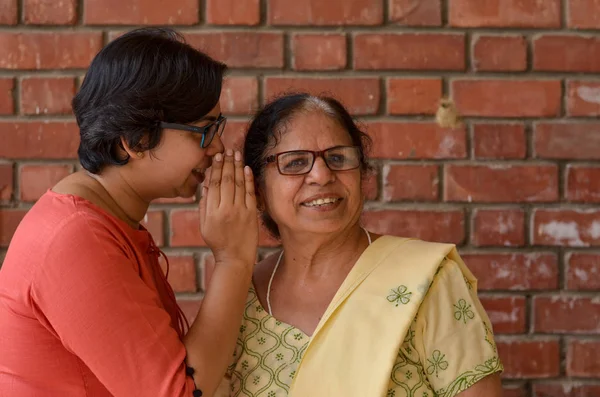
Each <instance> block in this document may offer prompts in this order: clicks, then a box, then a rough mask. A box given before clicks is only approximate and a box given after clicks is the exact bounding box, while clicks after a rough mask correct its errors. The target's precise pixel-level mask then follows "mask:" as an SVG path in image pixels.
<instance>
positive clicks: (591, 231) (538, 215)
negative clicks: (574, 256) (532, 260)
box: [532, 209, 600, 247]
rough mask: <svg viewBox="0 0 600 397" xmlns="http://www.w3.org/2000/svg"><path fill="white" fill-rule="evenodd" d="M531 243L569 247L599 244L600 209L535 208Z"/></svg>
mask: <svg viewBox="0 0 600 397" xmlns="http://www.w3.org/2000/svg"><path fill="white" fill-rule="evenodd" d="M532 222H533V230H532V240H533V241H532V244H536V245H553V246H569V247H588V246H598V245H600V211H597V210H583V209H582V210H567V209H562V210H561V209H537V210H535V211H534V213H533V217H532Z"/></svg>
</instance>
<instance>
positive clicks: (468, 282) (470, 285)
mask: <svg viewBox="0 0 600 397" xmlns="http://www.w3.org/2000/svg"><path fill="white" fill-rule="evenodd" d="M463 278H464V279H465V283H466V284H467V288H468V289H473V285H472V284H471V282H470V281H469V279H468V278H467V277H466V276H463Z"/></svg>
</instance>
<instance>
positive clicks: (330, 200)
mask: <svg viewBox="0 0 600 397" xmlns="http://www.w3.org/2000/svg"><path fill="white" fill-rule="evenodd" d="M339 200H340V199H339V198H333V197H327V198H324V199H316V200H313V201H309V202H307V203H304V205H305V206H307V207H314V206H316V205H325V204H331V203H335V202H336V201H339Z"/></svg>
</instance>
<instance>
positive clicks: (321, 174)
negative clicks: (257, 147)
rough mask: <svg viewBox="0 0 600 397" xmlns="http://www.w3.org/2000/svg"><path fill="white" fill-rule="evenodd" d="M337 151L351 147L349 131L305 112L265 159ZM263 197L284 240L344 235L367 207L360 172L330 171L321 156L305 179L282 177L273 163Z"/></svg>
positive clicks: (321, 115)
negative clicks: (292, 153) (301, 235)
mask: <svg viewBox="0 0 600 397" xmlns="http://www.w3.org/2000/svg"><path fill="white" fill-rule="evenodd" d="M334 146H352V139H351V138H350V135H349V133H348V132H347V131H346V129H345V128H343V127H342V126H341V125H340V124H339V123H338V122H337V121H336V120H334V119H332V118H331V117H329V116H327V115H325V114H324V113H323V112H322V111H320V110H313V111H303V112H300V113H298V114H296V115H295V116H294V117H293V118H292V120H291V122H290V123H288V124H287V126H286V128H285V131H284V133H283V135H282V136H281V139H280V140H279V142H278V144H277V146H276V147H275V148H272V149H270V150H269V151H268V152H267V153H266V155H267V156H269V155H272V154H277V153H281V152H286V151H290V150H311V151H321V150H325V149H329V148H331V147H334ZM260 193H261V198H262V200H263V202H264V206H265V210H266V211H268V213H269V215H270V216H271V217H272V218H273V220H274V221H275V222H276V223H277V225H278V227H279V231H280V232H281V235H282V237H284V236H285V235H286V234H288V233H298V232H309V233H335V232H339V231H342V230H344V229H346V228H348V227H351V226H353V225H354V224H355V223H356V222H358V220H359V218H360V214H361V211H362V206H363V199H362V193H361V171H360V168H357V169H353V170H348V171H331V170H330V169H329V168H328V167H327V165H326V164H325V161H324V160H323V158H322V157H317V158H316V159H315V163H314V165H313V168H312V170H311V171H310V172H309V173H308V174H304V175H281V174H280V173H279V171H278V170H277V165H276V164H275V163H270V164H269V165H267V166H266V169H265V170H264V182H263V183H262V187H261V191H260ZM317 200H320V201H317Z"/></svg>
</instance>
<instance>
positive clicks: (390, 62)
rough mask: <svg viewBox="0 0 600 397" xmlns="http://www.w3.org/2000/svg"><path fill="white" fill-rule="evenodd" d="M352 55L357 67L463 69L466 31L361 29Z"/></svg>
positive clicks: (379, 68)
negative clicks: (369, 30) (361, 31)
mask: <svg viewBox="0 0 600 397" xmlns="http://www.w3.org/2000/svg"><path fill="white" fill-rule="evenodd" d="M440 48H443V49H444V51H440ZM353 55H354V57H353V58H354V68H355V69H357V70H419V71H423V70H461V71H462V70H465V39H464V35H463V34H439V33H377V34H375V33H358V34H356V35H355V36H354V54H353Z"/></svg>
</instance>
